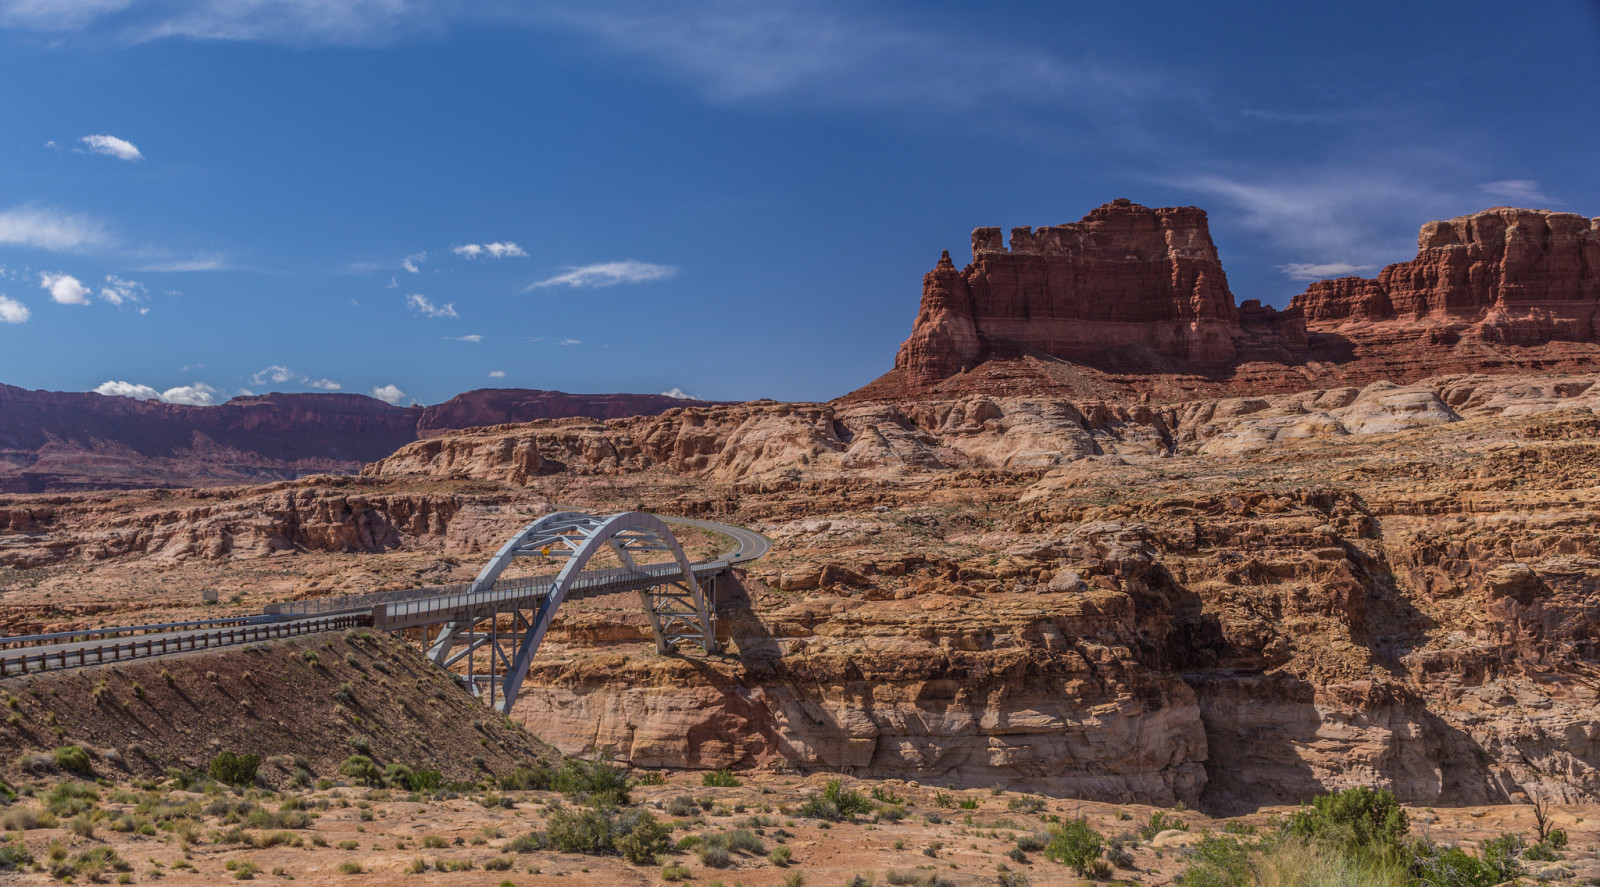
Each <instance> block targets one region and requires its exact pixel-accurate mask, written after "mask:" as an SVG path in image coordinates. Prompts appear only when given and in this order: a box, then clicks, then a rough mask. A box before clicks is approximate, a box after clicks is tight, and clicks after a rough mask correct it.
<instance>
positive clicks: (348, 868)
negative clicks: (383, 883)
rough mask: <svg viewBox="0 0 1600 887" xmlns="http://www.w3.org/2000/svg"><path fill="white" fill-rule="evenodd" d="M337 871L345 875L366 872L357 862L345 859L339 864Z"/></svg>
mask: <svg viewBox="0 0 1600 887" xmlns="http://www.w3.org/2000/svg"><path fill="white" fill-rule="evenodd" d="M339 871H341V872H344V873H345V874H347V875H359V874H361V873H362V872H364V871H366V867H365V866H363V865H362V864H361V862H360V861H359V860H355V859H347V860H345V861H344V862H341V863H339Z"/></svg>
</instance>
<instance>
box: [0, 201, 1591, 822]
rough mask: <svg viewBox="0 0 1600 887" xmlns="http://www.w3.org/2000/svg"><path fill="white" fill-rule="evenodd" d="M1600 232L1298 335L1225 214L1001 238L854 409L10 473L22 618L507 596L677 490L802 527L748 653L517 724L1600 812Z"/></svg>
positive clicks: (633, 611)
mask: <svg viewBox="0 0 1600 887" xmlns="http://www.w3.org/2000/svg"><path fill="white" fill-rule="evenodd" d="M1575 219H1577V220H1581V221H1582V222H1583V224H1581V225H1580V224H1579V222H1577V221H1573V220H1575ZM1595 231H1596V225H1595V224H1594V223H1592V222H1589V221H1588V220H1582V219H1581V217H1578V216H1570V215H1569V214H1560V213H1547V212H1542V211H1533V210H1505V209H1497V210H1490V211H1487V212H1484V213H1478V214H1475V215H1472V216H1467V217H1463V218H1461V219H1456V220H1451V221H1449V222H1440V223H1431V224H1430V225H1428V226H1425V227H1424V229H1423V240H1424V243H1423V248H1422V249H1421V251H1420V255H1419V258H1418V259H1417V260H1415V261H1414V262H1411V263H1401V264H1399V265H1394V266H1390V267H1389V268H1387V269H1385V270H1384V271H1383V272H1382V273H1381V274H1380V275H1379V276H1378V277H1377V278H1375V279H1373V280H1368V281H1363V280H1359V279H1354V278H1352V279H1346V280H1342V281H1329V282H1324V283H1320V284H1315V285H1313V286H1312V287H1311V288H1310V289H1309V290H1308V291H1307V293H1306V294H1304V295H1302V296H1300V297H1297V298H1296V299H1295V301H1294V302H1292V303H1291V304H1290V305H1289V307H1287V308H1286V309H1284V310H1282V311H1276V310H1273V309H1270V308H1265V307H1262V306H1260V305H1259V304H1256V303H1252V302H1248V301H1247V302H1244V303H1242V304H1238V305H1235V304H1234V302H1233V297H1232V294H1231V292H1230V291H1229V290H1228V288H1227V283H1226V278H1225V277H1224V276H1223V274H1222V271H1221V266H1220V263H1219V261H1218V259H1217V256H1216V251H1215V247H1214V246H1213V245H1212V244H1211V242H1210V238H1209V234H1208V233H1207V232H1206V227H1205V216H1204V213H1203V212H1201V211H1199V210H1194V209H1192V208H1174V209H1160V210H1150V209H1146V208H1144V207H1140V206H1138V205H1136V204H1132V203H1131V202H1117V203H1113V204H1110V205H1107V206H1105V207H1101V208H1100V209H1098V210H1095V211H1094V212H1092V213H1091V214H1090V215H1089V217H1087V218H1086V219H1085V220H1084V222H1081V223H1074V224H1073V225H1065V226H1056V227H1054V228H1048V229H1038V230H1033V229H1021V235H1022V236H1020V237H1019V236H1017V232H1014V234H1013V237H1012V241H1011V248H1010V250H1003V249H1001V248H1000V246H999V240H998V237H999V235H998V232H997V231H995V230H994V229H979V230H978V232H977V233H975V235H974V262H973V264H972V265H971V266H969V267H968V268H967V269H966V270H957V269H956V267H955V265H954V263H953V262H952V261H950V260H949V259H948V255H946V256H945V257H942V258H941V260H940V262H939V264H938V266H937V267H936V268H935V270H934V271H932V272H930V273H929V274H928V276H927V277H926V278H925V279H924V295H923V302H922V307H921V311H920V313H919V316H918V318H917V321H916V324H915V327H914V331H913V333H912V336H911V338H910V339H908V341H907V342H906V344H905V346H903V347H902V349H901V351H900V357H899V359H898V360H897V365H896V368H895V369H894V370H893V371H891V373H890V374H889V375H887V376H885V377H883V378H881V379H879V380H877V381H876V382H873V383H871V384H869V385H867V386H866V387H864V388H863V389H861V390H859V391H857V392H853V393H852V394H850V395H848V396H846V397H842V398H839V399H837V400H835V401H833V402H830V403H813V404H793V403H772V402H754V403H746V404H701V403H690V404H684V403H682V402H676V403H675V404H672V405H668V406H669V408H666V409H662V410H660V411H658V412H655V413H654V414H651V415H626V416H622V415H618V416H613V417H609V418H608V417H604V416H600V417H595V416H585V417H573V416H546V417H539V418H536V419H534V420H532V421H502V420H503V419H506V418H508V417H509V418H510V419H515V418H516V415H517V414H516V412H515V411H516V409H524V407H516V408H512V407H506V406H504V405H503V404H501V405H496V404H499V403H500V402H499V401H494V402H490V401H487V400H486V401H485V403H486V405H485V406H483V407H481V408H475V409H473V410H468V409H465V408H460V407H459V405H458V407H456V408H452V410H451V411H444V412H442V413H441V414H440V416H441V418H439V419H437V420H436V421H434V422H432V424H429V423H427V422H423V421H420V420H415V421H413V424H412V425H411V426H410V427H411V429H412V431H411V432H410V436H409V437H408V439H406V440H403V441H399V442H397V443H396V444H395V446H394V448H393V450H392V451H391V452H384V453H380V454H378V455H375V456H373V457H372V458H371V459H369V460H367V462H366V463H365V466H364V467H363V468H362V469H361V471H360V474H359V475H357V476H328V475H322V476H313V477H303V478H293V479H285V480H278V481H276V482H274V483H269V484H259V485H253V486H252V485H237V486H223V487H216V488H207V489H191V490H149V489H136V490H82V489H79V490H61V491H56V492H50V493H26V492H9V493H5V494H3V495H0V625H3V626H4V627H5V630H6V631H7V632H8V633H9V632H17V631H43V630H53V629H60V628H65V627H72V626H80V625H85V624H93V623H99V622H105V621H126V620H129V619H132V618H135V614H136V616H137V618H140V619H152V620H153V619H158V618H165V617H176V616H181V615H183V614H192V613H194V612H196V610H197V609H198V610H200V611H202V612H208V613H215V614H218V615H221V614H227V613H234V612H249V611H252V610H255V609H258V608H259V606H260V604H261V603H264V602H267V601H271V600H282V599H286V598H306V597H318V596H324V595H331V594H342V593H348V592H352V591H368V590H380V589H388V588H404V587H412V586H416V585H425V584H441V583H447V582H458V581H464V580H467V579H470V578H471V577H472V576H473V575H474V574H475V573H476V572H477V570H478V568H479V567H480V566H481V564H482V563H483V561H484V560H485V559H486V558H487V557H488V556H489V554H490V553H492V552H493V551H494V550H495V549H496V548H498V546H499V544H500V543H501V542H502V541H503V540H504V539H505V538H506V537H508V536H509V535H510V534H511V533H512V532H513V531H514V530H515V529H516V528H517V527H519V526H521V525H523V524H524V523H526V522H527V521H528V520H529V519H530V518H531V517H532V516H534V515H537V514H540V513H543V512H544V511H546V510H548V509H550V508H552V507H556V505H557V503H559V504H560V506H561V507H578V508H585V509H591V510H595V511H620V510H630V509H647V510H653V511H658V512H661V513H666V514H679V515H685V516H707V517H714V518H716V519H717V520H721V521H725V522H728V523H735V524H740V525H745V526H749V527H751V528H753V529H756V530H758V531H760V532H762V533H764V534H765V535H767V536H768V537H769V538H770V539H771V540H772V541H773V542H774V546H775V547H774V550H773V552H772V553H771V554H770V555H769V556H767V557H765V558H763V559H762V560H760V561H758V562H755V563H754V564H752V565H750V567H749V568H748V569H747V570H746V571H745V572H744V574H743V575H742V576H741V577H740V578H739V580H738V581H737V582H727V583H724V584H723V585H722V587H719V589H718V597H717V606H716V609H717V628H718V634H719V637H720V638H721V639H722V640H723V641H724V643H725V645H726V647H727V652H726V653H724V654H718V655H713V656H705V655H702V654H699V653H695V652H683V653H680V654H678V655H674V656H669V657H660V656H657V655H655V654H654V652H653V645H652V643H651V633H650V629H649V626H648V622H647V620H646V618H645V615H644V614H643V612H641V610H640V608H639V605H638V603H637V601H636V600H634V599H632V598H627V596H619V597H616V598H596V599H591V600H584V601H581V602H577V603H575V604H573V605H571V606H564V607H563V608H562V610H561V611H560V613H559V615H558V617H557V620H556V622H555V624H554V626H553V627H552V629H551V631H550V634H549V635H548V636H547V638H546V643H545V646H543V647H542V648H541V650H540V653H539V656H538V658H537V659H536V660H535V662H534V664H533V668H532V671H531V672H530V673H529V676H528V679H527V681H526V682H525V684H524V685H523V689H522V695H521V696H520V697H519V700H518V704H517V707H516V708H515V709H514V710H513V711H512V712H511V717H512V718H513V719H514V720H515V721H517V722H519V723H521V724H522V725H524V726H525V727H526V728H527V730H528V731H529V732H530V733H532V734H534V735H536V736H538V737H539V738H540V739H541V740H543V741H544V742H547V743H549V744H550V745H551V746H553V747H554V748H556V749H558V750H559V751H561V752H562V753H566V754H575V753H582V752H587V751H591V750H595V749H602V748H607V749H611V750H612V751H613V752H614V753H615V754H616V755H617V756H618V757H619V758H620V759H622V760H624V761H627V762H629V763H631V764H633V765H635V766H640V767H652V768H654V767H668V768H724V767H729V768H735V769H738V770H742V771H749V772H771V771H779V772H784V773H797V772H798V773H800V774H811V773H845V774H850V775H853V776H856V777H861V778H874V779H901V780H908V781H912V782H915V783H918V784H921V785H938V786H955V787H957V788H960V789H978V788H984V787H988V786H991V785H1004V786H1006V787H1008V788H1010V789H1012V790H1026V791H1035V792H1042V793H1047V794H1051V795H1056V796H1062V797H1070V798H1081V799H1092V800H1095V801H1101V802H1114V803H1144V804H1156V805H1172V804H1176V803H1179V802H1182V803H1184V804H1186V805H1189V806H1191V807H1199V808H1201V809H1204V810H1206V811H1208V812H1211V813H1216V814H1234V813H1240V812H1246V811H1253V810H1257V809H1259V808H1262V807H1265V806H1270V805H1276V804H1292V803H1295V802H1298V801H1300V800H1304V799H1308V798H1310V797H1312V796H1314V795H1316V794H1318V793H1320V792H1323V791H1326V790H1329V789H1333V788H1339V787H1346V786H1353V785H1373V784H1376V785H1383V786H1387V787H1390V788H1393V789H1394V791H1395V792H1396V793H1397V794H1399V795H1400V796H1401V798H1402V799H1403V800H1405V801H1406V802H1408V803H1411V804H1414V805H1421V806H1426V805H1438V806H1441V807H1443V806H1464V805H1466V806H1470V805H1489V804H1503V803H1513V802H1518V801H1524V800H1526V799H1528V798H1531V797H1535V796H1537V797H1541V798H1546V799H1553V800H1556V801H1559V802H1565V803H1592V802H1593V801H1594V799H1595V797H1596V794H1597V793H1600V717H1597V716H1596V715H1595V705H1596V703H1597V702H1600V672H1597V671H1596V667H1595V665H1594V663H1595V659H1596V656H1597V654H1600V647H1597V643H1600V635H1597V631H1600V628H1597V624H1596V620H1595V614H1594V606H1595V601H1596V598H1597V594H1600V534H1597V533H1596V532H1595V531H1594V529H1593V527H1594V524H1595V518H1596V514H1597V513H1600V374H1597V373H1596V372H1595V370H1594V365H1593V364H1592V362H1590V361H1589V359H1588V358H1586V357H1585V356H1584V355H1592V354H1593V353H1594V349H1595V348H1596V345H1595V336H1594V331H1593V330H1592V329H1591V328H1589V327H1587V326H1585V323H1586V321H1585V320H1584V318H1586V317H1588V316H1589V314H1590V313H1591V312H1593V311H1594V310H1595V308H1596V307H1597V305H1600V294H1597V293H1596V292H1595V290H1594V280H1595V277H1594V275H1595V269H1597V268H1600V262H1596V261H1595V256H1594V252H1593V250H1594V248H1595V246H1594V245H1595ZM1400 330H1404V331H1405V332H1397V331H1400ZM1429 331H1431V332H1429ZM1452 337H1454V338H1452ZM1340 349H1343V350H1342V351H1341V350H1340ZM1318 355H1321V357H1319V356H1318ZM1341 355H1343V356H1341ZM1324 358H1326V359H1324ZM1335 358H1337V359H1335ZM511 400H512V401H515V400H516V399H515V398H511ZM399 412H402V413H408V414H416V413H421V412H423V411H421V410H412V411H409V412H408V411H399ZM376 415H379V416H388V415H390V414H389V413H386V412H384V411H381V410H380V411H378V412H377V414H376ZM478 419H487V420H490V421H489V422H487V423H485V424H484V426H483V427H472V428H453V427H448V426H451V425H453V424H457V423H464V422H468V421H477V420H478ZM423 428H426V431H427V433H420V432H419V431H418V429H423ZM403 430H404V428H401V429H400V431H403ZM400 431H396V432H395V433H396V434H397V435H398V434H399V433H400ZM419 438H420V439H419ZM691 541H692V544H693V545H695V546H698V548H697V550H706V551H710V550H716V540H714V539H694V540H691ZM208 590H218V591H219V595H218V596H219V598H220V602H219V603H217V604H215V605H211V606H206V605H202V604H201V603H200V601H201V600H202V597H203V595H204V593H205V592H206V591H208Z"/></svg>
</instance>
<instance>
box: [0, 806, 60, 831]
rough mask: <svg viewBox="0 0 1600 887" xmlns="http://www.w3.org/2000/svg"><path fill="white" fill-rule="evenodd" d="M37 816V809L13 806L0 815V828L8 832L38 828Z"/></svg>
mask: <svg viewBox="0 0 1600 887" xmlns="http://www.w3.org/2000/svg"><path fill="white" fill-rule="evenodd" d="M46 815H49V814H46ZM39 818H40V817H39V813H38V811H36V810H34V809H32V808H30V807H13V808H12V809H10V810H7V811H6V812H5V815H3V816H0V829H4V830H5V831H8V832H25V831H29V830H31V829H36V828H39ZM52 818H53V817H52Z"/></svg>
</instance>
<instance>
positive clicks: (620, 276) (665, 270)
mask: <svg viewBox="0 0 1600 887" xmlns="http://www.w3.org/2000/svg"><path fill="white" fill-rule="evenodd" d="M677 273H678V269H677V268H676V267H675V266H672V265H652V264H650V263H649V262H635V261H633V260H632V259H629V260H627V261H626V262H601V263H599V264H595V265H583V266H580V267H575V268H569V270H568V271H567V272H566V273H565V274H558V275H556V276H555V277H552V278H550V279H548V280H541V281H539V282H538V283H533V284H529V285H528V286H527V287H525V288H524V289H523V292H528V291H529V290H536V289H539V288H540V287H546V286H573V287H579V286H616V285H617V284H619V283H648V282H650V281H652V280H666V279H667V278H669V277H672V276H673V275H675V274H677Z"/></svg>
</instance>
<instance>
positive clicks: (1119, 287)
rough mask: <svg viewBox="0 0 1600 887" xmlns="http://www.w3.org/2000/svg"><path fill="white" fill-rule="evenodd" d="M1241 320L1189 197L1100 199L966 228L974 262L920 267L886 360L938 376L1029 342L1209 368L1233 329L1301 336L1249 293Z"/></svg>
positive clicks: (1232, 345) (1117, 363)
mask: <svg viewBox="0 0 1600 887" xmlns="http://www.w3.org/2000/svg"><path fill="white" fill-rule="evenodd" d="M1248 314H1249V320H1250V321H1251V323H1250V325H1249V326H1248V327H1247V326H1246V325H1245V324H1244V323H1242V322H1241V313H1240V309H1239V308H1238V307H1236V306H1235V305H1234V301H1233V294H1232V293H1231V292H1229V291H1228V280H1227V275H1225V274H1224V273H1223V270H1222V263H1221V261H1220V260H1219V259H1218V257H1217V249H1216V246H1215V245H1214V244H1213V243H1212V242H1211V234H1210V231H1209V229H1208V228H1207V226H1206V214H1205V211H1203V210H1201V209H1199V208H1197V207H1192V206H1185V207H1167V208H1164V209H1150V208H1148V207H1144V206H1140V205H1138V204H1135V203H1133V202H1132V201H1129V200H1117V201H1115V202H1113V203H1108V204H1106V205H1104V206H1102V207H1100V208H1098V209H1096V210H1094V211H1092V212H1090V213H1089V214H1088V215H1087V216H1084V218H1083V220H1082V221H1080V222H1073V223H1069V224H1064V225H1056V226H1047V227H1043V228H1039V229H1038V230H1034V229H1032V228H1013V229H1012V230H1011V247H1010V249H1007V248H1006V247H1005V245H1004V244H1003V242H1002V239H1001V234H1000V229H999V228H978V229H977V230H975V231H973V232H972V264H970V265H968V266H967V267H966V268H965V269H963V270H960V271H958V270H956V267H955V264H954V263H953V262H951V260H950V254H949V253H948V252H946V253H945V254H944V255H943V256H942V257H941V258H940V259H939V264H938V266H937V267H935V268H934V270H932V271H930V272H929V273H928V274H927V276H925V277H924V278H923V282H922V307H921V309H920V311H919V312H918V315H917V321H916V325H915V326H914V327H913V329H912V333H911V338H909V339H908V340H906V343H905V344H904V345H903V346H901V349H900V353H899V355H898V356H897V357H896V359H895V368H896V369H898V370H900V371H902V372H903V373H904V375H905V376H906V377H907V378H908V380H909V381H910V382H911V383H912V384H927V383H929V382H934V381H937V380H940V379H944V378H946V377H949V376H951V375H954V374H956V373H960V372H963V371H965V370H967V369H970V368H972V367H973V366H976V365H977V364H978V363H980V362H981V361H983V360H985V359H988V358H992V357H999V358H1006V357H1015V356H1017V355H1019V354H1022V353H1025V352H1029V351H1037V352H1041V353H1044V354H1047V355H1050V356H1052V357H1056V358H1060V359H1063V360H1070V361H1074V362H1078V363H1084V364H1090V365H1097V366H1106V367H1136V368H1140V369H1145V370H1150V371H1172V370H1174V369H1180V370H1181V369H1190V370H1192V369H1215V368H1221V367H1225V366H1228V365H1229V364H1230V363H1232V362H1233V361H1234V360H1235V359H1236V358H1237V357H1238V356H1239V354H1240V351H1241V347H1243V348H1246V349H1248V348H1249V346H1248V345H1244V344H1243V343H1238V342H1236V341H1235V340H1236V339H1249V338H1252V335H1251V334H1252V333H1255V334H1257V335H1256V336H1254V337H1256V338H1268V337H1273V336H1278V337H1282V338H1283V339H1284V340H1285V341H1287V342H1291V343H1294V342H1299V343H1302V344H1303V340H1304V331H1303V329H1302V328H1301V325H1300V323H1299V319H1298V317H1297V316H1295V315H1292V314H1280V313H1279V312H1276V311H1274V310H1272V309H1270V308H1263V307H1261V305H1260V303H1259V302H1257V303H1254V304H1253V305H1251V307H1250V311H1249V312H1248Z"/></svg>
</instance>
